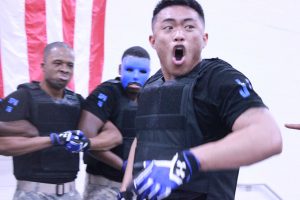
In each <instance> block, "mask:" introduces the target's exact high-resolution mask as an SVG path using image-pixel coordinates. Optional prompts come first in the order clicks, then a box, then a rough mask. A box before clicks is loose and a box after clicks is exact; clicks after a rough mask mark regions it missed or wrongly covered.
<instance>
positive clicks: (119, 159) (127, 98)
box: [79, 46, 150, 200]
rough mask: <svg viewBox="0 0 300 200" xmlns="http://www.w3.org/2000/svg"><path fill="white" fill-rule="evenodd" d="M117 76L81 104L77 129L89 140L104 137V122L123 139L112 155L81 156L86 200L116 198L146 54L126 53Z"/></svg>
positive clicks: (147, 70)
mask: <svg viewBox="0 0 300 200" xmlns="http://www.w3.org/2000/svg"><path fill="white" fill-rule="evenodd" d="M119 73H120V77H117V78H115V79H113V80H108V81H106V82H103V83H101V84H100V85H99V86H98V87H97V88H96V89H95V90H94V91H93V92H92V93H91V94H90V95H89V96H88V97H87V98H86V100H85V103H84V108H83V112H82V117H81V120H80V125H79V128H80V129H81V130H82V131H84V133H85V134H86V135H87V136H88V137H93V136H95V135H96V134H103V133H102V132H101V131H100V132H99V133H98V130H101V128H102V126H103V124H104V123H107V122H112V123H113V124H114V125H115V126H116V127H117V128H118V129H119V130H120V132H121V134H122V136H123V144H121V145H119V146H117V147H116V148H113V149H111V151H106V152H103V151H102V152H100V151H90V152H89V153H88V154H87V153H86V154H85V155H84V162H85V163H86V164H87V167H86V172H87V177H86V186H85V191H84V199H86V200H88V199H89V200H93V199H115V198H116V196H117V193H118V190H119V187H120V182H121V181H122V178H123V173H124V170H125V168H126V163H127V157H128V153H129V149H130V146H131V144H132V141H133V139H134V138H135V128H134V122H135V121H134V119H135V114H136V109H137V96H138V94H139V92H140V90H141V88H142V87H143V85H144V84H145V82H146V80H147V79H148V77H149V74H150V56H149V54H148V52H147V51H146V50H145V49H144V48H142V47H139V46H133V47H130V48H128V49H127V50H125V51H124V53H123V55H122V61H121V64H120V65H119ZM107 131H108V130H107Z"/></svg>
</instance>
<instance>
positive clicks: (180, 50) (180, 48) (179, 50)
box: [174, 45, 184, 61]
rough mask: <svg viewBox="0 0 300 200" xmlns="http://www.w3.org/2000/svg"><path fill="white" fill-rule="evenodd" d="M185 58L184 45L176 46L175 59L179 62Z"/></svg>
mask: <svg viewBox="0 0 300 200" xmlns="http://www.w3.org/2000/svg"><path fill="white" fill-rule="evenodd" d="M183 56H184V46H182V45H178V46H175V49H174V57H175V59H176V60H177V61H180V60H181V59H182V58H183Z"/></svg>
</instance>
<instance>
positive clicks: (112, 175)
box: [84, 80, 137, 182]
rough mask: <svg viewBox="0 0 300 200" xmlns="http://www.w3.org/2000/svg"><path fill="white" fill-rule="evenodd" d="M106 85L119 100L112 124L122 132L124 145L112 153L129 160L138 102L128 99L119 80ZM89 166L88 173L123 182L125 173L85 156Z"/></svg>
mask: <svg viewBox="0 0 300 200" xmlns="http://www.w3.org/2000/svg"><path fill="white" fill-rule="evenodd" d="M104 84H109V85H110V86H111V89H112V90H113V91H114V95H116V97H117V98H116V99H118V103H117V105H118V107H117V108H114V109H115V112H114V114H113V116H112V118H111V119H110V120H111V121H112V123H113V124H114V125H115V126H116V127H117V128H118V129H119V130H120V132H121V134H122V136H123V143H122V144H121V145H119V146H117V147H115V148H113V149H112V150H111V151H112V152H114V153H115V154H117V155H118V156H120V157H121V158H122V159H123V160H127V158H128V154H129V151H130V147H131V144H132V142H133V139H134V138H135V127H134V122H135V115H136V110H137V102H135V101H132V100H130V99H129V98H128V97H126V94H125V91H124V89H123V87H122V85H121V83H120V81H118V80H109V81H107V82H105V83H104ZM84 160H85V163H86V164H87V172H89V173H91V174H95V175H103V176H105V177H106V178H108V179H111V180H114V181H118V182H120V181H122V178H123V173H122V172H121V171H120V170H116V169H115V168H113V167H111V166H109V165H107V164H105V163H103V162H100V161H99V160H96V159H94V158H93V157H92V156H89V155H88V154H86V155H85V156H84Z"/></svg>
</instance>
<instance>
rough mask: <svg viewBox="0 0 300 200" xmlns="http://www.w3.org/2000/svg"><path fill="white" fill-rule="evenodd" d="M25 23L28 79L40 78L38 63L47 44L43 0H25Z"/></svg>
mask: <svg viewBox="0 0 300 200" xmlns="http://www.w3.org/2000/svg"><path fill="white" fill-rule="evenodd" d="M25 24H26V35H27V46H28V62H29V66H30V67H29V74H30V80H41V78H42V77H41V76H42V74H41V68H40V63H41V61H42V55H43V49H44V47H45V46H46V44H47V35H46V4H45V0H39V1H35V0H30V1H29V0H27V1H26V4H25Z"/></svg>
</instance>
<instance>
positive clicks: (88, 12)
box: [74, 0, 93, 96]
mask: <svg viewBox="0 0 300 200" xmlns="http://www.w3.org/2000/svg"><path fill="white" fill-rule="evenodd" d="M92 7H93V0H84V1H83V0H81V1H77V2H76V12H75V14H76V16H75V18H76V21H75V33H74V52H75V59H76V62H75V71H74V82H75V91H76V92H80V93H81V94H82V95H83V96H86V95H87V94H88V89H89V85H88V84H89V82H88V80H89V78H90V77H89V70H90V69H89V68H90V63H89V58H90V53H91V52H90V44H91V42H92V41H91V37H90V36H91V34H92V33H91V24H92V22H91V19H92V17H91V16H92Z"/></svg>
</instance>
